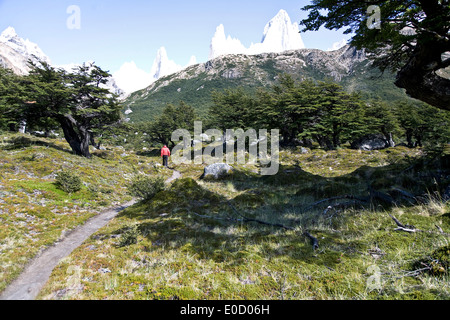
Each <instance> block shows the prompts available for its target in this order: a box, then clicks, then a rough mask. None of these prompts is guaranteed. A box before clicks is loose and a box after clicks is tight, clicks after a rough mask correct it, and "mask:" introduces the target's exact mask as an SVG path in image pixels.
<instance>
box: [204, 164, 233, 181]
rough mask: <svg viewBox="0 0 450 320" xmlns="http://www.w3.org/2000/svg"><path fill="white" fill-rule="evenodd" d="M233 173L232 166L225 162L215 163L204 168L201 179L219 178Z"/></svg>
mask: <svg viewBox="0 0 450 320" xmlns="http://www.w3.org/2000/svg"><path fill="white" fill-rule="evenodd" d="M231 173H233V167H231V166H230V165H228V164H226V163H215V164H212V165H209V166H207V167H206V168H205V170H204V172H203V175H202V176H201V179H214V180H217V179H220V178H223V177H226V176H228V175H230V174H231Z"/></svg>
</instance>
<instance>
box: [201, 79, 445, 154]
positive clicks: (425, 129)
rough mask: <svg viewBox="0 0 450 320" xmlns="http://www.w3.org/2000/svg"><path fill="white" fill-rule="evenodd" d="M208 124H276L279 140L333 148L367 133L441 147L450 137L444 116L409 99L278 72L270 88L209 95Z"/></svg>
mask: <svg viewBox="0 0 450 320" xmlns="http://www.w3.org/2000/svg"><path fill="white" fill-rule="evenodd" d="M213 100H214V105H213V107H212V108H211V109H210V114H209V115H210V118H211V120H210V124H211V125H213V126H214V125H215V126H217V127H218V128H220V129H222V130H224V129H227V128H228V129H234V128H244V129H248V128H267V129H269V128H271V129H273V128H279V129H280V133H281V138H282V139H281V141H282V143H283V144H284V145H286V146H287V145H304V146H308V147H311V146H312V145H313V143H317V144H318V145H319V146H320V147H322V148H326V149H336V148H338V147H341V146H343V145H344V144H345V143H351V142H352V141H354V140H356V139H358V138H360V137H362V136H364V135H367V134H376V133H381V134H383V135H384V136H385V137H386V139H388V138H389V137H390V136H395V137H396V138H397V140H401V141H405V140H406V142H407V144H408V146H410V147H413V146H423V145H424V144H430V145H434V146H441V147H442V146H443V145H444V144H445V143H448V141H450V129H449V127H450V116H449V114H448V113H446V112H445V111H440V110H438V109H436V108H433V107H430V106H426V105H424V104H423V103H419V102H412V101H411V100H400V101H397V102H395V103H393V104H387V103H386V102H384V101H383V100H380V99H369V100H367V101H366V99H363V98H362V96H361V95H358V94H355V93H354V94H349V93H347V92H346V91H345V90H344V88H343V87H342V86H340V85H339V84H337V83H334V82H331V81H319V82H313V81H311V80H306V81H302V82H295V81H294V80H293V79H292V77H290V76H288V75H284V76H282V77H281V78H280V81H279V84H277V85H275V86H273V87H272V88H271V89H260V90H259V91H258V92H257V93H256V94H254V95H250V94H247V93H245V92H244V90H243V89H235V90H225V91H224V92H216V93H215V94H214V99H213Z"/></svg>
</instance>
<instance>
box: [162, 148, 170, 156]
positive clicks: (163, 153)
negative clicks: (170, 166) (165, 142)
mask: <svg viewBox="0 0 450 320" xmlns="http://www.w3.org/2000/svg"><path fill="white" fill-rule="evenodd" d="M163 156H169V157H170V149H169V148H167V147H164V148H162V149H161V157H163Z"/></svg>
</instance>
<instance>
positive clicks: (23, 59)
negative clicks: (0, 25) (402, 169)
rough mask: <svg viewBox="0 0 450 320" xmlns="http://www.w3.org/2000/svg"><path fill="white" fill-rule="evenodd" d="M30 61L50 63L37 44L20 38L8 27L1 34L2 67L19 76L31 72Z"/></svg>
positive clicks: (0, 55)
mask: <svg viewBox="0 0 450 320" xmlns="http://www.w3.org/2000/svg"><path fill="white" fill-rule="evenodd" d="M28 60H31V61H33V62H37V61H39V60H42V61H45V62H47V63H51V62H50V58H49V57H47V55H45V53H44V52H43V51H42V50H41V49H40V48H39V47H38V45H37V44H35V43H33V42H31V41H29V40H28V39H27V40H24V39H22V38H20V37H19V36H18V35H17V33H16V31H15V30H14V28H12V27H8V28H7V29H5V30H4V31H3V32H2V33H1V34H0V66H1V67H3V68H8V69H11V70H12V71H13V72H14V73H16V74H19V75H26V74H28V72H29V71H30V68H29V66H28Z"/></svg>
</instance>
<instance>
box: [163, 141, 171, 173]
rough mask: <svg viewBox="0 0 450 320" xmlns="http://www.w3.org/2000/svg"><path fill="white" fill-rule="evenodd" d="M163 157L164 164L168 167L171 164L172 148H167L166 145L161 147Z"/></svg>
mask: <svg viewBox="0 0 450 320" xmlns="http://www.w3.org/2000/svg"><path fill="white" fill-rule="evenodd" d="M161 157H162V158H163V166H164V167H166V168H167V167H168V166H169V157H170V149H169V148H167V146H164V147H163V148H162V149H161Z"/></svg>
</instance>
